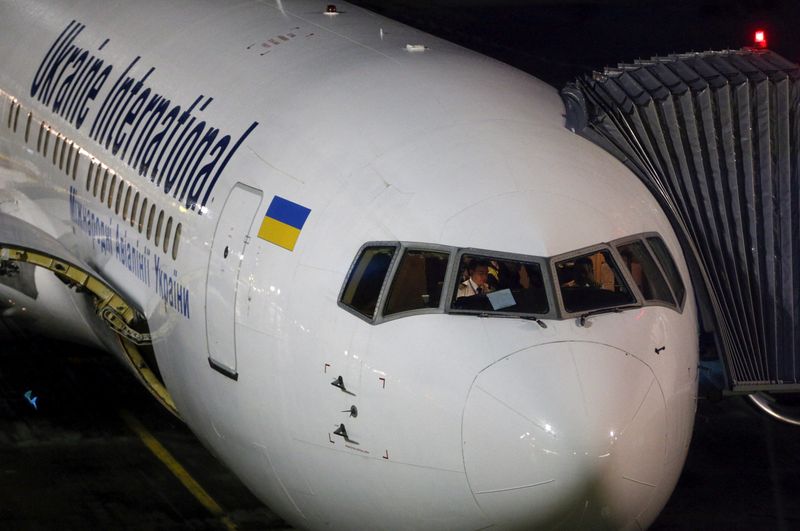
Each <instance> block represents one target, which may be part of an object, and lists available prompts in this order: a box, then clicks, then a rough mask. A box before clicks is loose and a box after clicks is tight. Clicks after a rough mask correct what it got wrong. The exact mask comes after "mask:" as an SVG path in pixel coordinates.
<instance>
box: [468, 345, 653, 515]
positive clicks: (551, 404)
mask: <svg viewBox="0 0 800 531" xmlns="http://www.w3.org/2000/svg"><path fill="white" fill-rule="evenodd" d="M463 443H464V464H465V467H466V472H467V477H468V479H469V483H470V487H471V488H472V492H473V494H474V495H475V499H476V500H477V502H478V505H479V506H480V507H481V509H482V510H483V511H484V513H485V514H486V515H487V517H489V519H490V520H491V521H492V522H494V523H495V524H496V525H498V526H500V527H502V528H509V529H530V528H533V527H535V528H537V529H548V528H564V529H577V528H592V529H598V528H599V529H606V528H607V529H621V528H623V529H624V528H632V529H638V528H639V527H640V526H641V527H646V526H647V525H649V524H650V523H651V522H652V520H653V519H654V518H655V516H656V515H657V514H658V511H659V510H660V509H661V504H663V503H665V502H666V499H663V500H661V498H665V496H662V495H660V494H658V490H659V488H658V487H659V482H660V481H661V477H662V475H663V469H664V464H665V456H666V408H665V403H664V398H663V395H662V393H661V389H660V387H659V385H658V382H657V380H656V379H655V377H654V375H653V373H652V371H651V370H650V368H649V367H648V366H647V365H645V364H644V363H642V362H641V361H639V360H638V359H636V358H635V357H633V356H631V355H629V354H626V353H625V352H623V351H621V350H618V349H615V348H612V347H608V346H605V345H599V344H596V343H581V342H563V343H552V344H547V345H541V346H537V347H533V348H530V349H526V350H524V351H521V352H517V353H515V354H513V355H511V356H509V357H507V358H504V359H502V360H500V361H498V362H497V363H495V364H494V365H492V366H490V367H489V368H487V369H486V370H484V371H483V372H481V373H480V374H479V375H478V378H477V379H476V380H475V383H474V384H473V386H472V389H471V390H470V394H469V397H468V399H467V405H466V409H465V410H464V422H463ZM654 499H658V500H661V501H660V503H655V504H653V503H651V502H652V501H653V500H654Z"/></svg>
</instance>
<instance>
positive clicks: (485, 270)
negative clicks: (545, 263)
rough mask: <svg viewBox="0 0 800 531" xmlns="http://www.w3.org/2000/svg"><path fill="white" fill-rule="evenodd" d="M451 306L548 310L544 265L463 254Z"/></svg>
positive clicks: (470, 308) (538, 312) (539, 312)
mask: <svg viewBox="0 0 800 531" xmlns="http://www.w3.org/2000/svg"><path fill="white" fill-rule="evenodd" d="M451 308H452V309H454V310H473V311H479V312H482V313H483V312H502V313H534V314H544V313H548V312H549V311H550V308H549V305H548V303H547V292H546V290H545V283H544V277H543V275H542V268H541V266H540V265H539V264H537V263H535V262H527V261H524V260H514V259H509V258H499V257H494V256H486V255H477V254H464V255H462V257H461V262H460V263H459V269H458V279H457V282H456V283H455V287H454V294H453V303H452V305H451Z"/></svg>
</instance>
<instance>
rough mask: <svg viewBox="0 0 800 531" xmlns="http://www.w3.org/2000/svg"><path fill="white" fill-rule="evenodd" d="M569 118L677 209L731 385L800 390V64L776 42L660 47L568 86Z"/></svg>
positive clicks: (671, 212)
mask: <svg viewBox="0 0 800 531" xmlns="http://www.w3.org/2000/svg"><path fill="white" fill-rule="evenodd" d="M562 98H563V100H564V103H565V106H566V126H567V128H569V129H571V130H573V131H574V132H576V133H578V134H580V135H581V136H583V137H585V138H587V139H589V140H591V141H592V142H594V143H596V144H598V145H599V146H601V147H603V148H604V149H606V150H607V151H609V152H610V153H612V154H613V155H614V156H616V157H617V158H619V159H620V160H621V161H622V162H623V163H625V164H626V165H627V166H628V167H629V168H630V169H631V170H632V171H633V172H634V173H635V174H636V175H637V176H639V178H640V179H641V180H642V182H643V183H644V184H645V185H646V186H647V187H648V188H649V189H650V191H651V192H652V193H653V195H654V196H655V198H656V199H657V200H658V202H659V203H660V205H661V206H662V207H663V209H664V211H665V212H666V213H667V216H668V217H669V218H670V221H671V222H672V224H673V226H674V228H675V230H676V232H677V233H678V236H679V238H680V239H681V243H682V245H683V249H684V254H685V255H686V256H687V258H688V259H689V262H690V269H691V270H692V276H693V281H694V283H695V285H696V286H698V285H699V287H700V288H701V289H700V290H699V291H700V297H699V300H700V305H701V310H704V312H705V313H706V315H710V316H711V318H712V320H713V327H714V329H715V335H716V342H717V348H718V350H719V351H720V352H721V358H722V360H723V362H724V364H725V367H726V372H727V378H728V382H727V385H728V390H729V391H734V392H745V393H750V392H755V391H773V392H787V391H800V182H799V181H798V168H799V167H800V149H799V148H800V66H798V65H797V64H794V63H791V62H789V61H787V60H786V59H784V58H782V57H780V56H779V55H777V54H775V53H773V52H771V51H769V50H752V49H747V48H745V49H742V50H738V51H731V50H728V51H719V52H703V53H691V54H684V55H671V56H668V57H655V58H652V59H650V60H645V61H637V62H635V63H633V64H623V65H619V66H618V67H616V68H606V69H605V71H603V72H602V73H600V72H595V73H594V74H593V75H592V76H585V77H583V78H580V79H578V80H577V81H576V82H575V83H572V84H569V85H568V86H567V87H566V88H564V89H563V90H562Z"/></svg>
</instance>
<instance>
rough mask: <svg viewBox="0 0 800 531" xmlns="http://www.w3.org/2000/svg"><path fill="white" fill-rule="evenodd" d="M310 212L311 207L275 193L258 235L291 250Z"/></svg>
mask: <svg viewBox="0 0 800 531" xmlns="http://www.w3.org/2000/svg"><path fill="white" fill-rule="evenodd" d="M310 213H311V209H309V208H306V207H304V206H302V205H298V204H297V203H292V202H291V201H289V200H288V199H284V198H282V197H278V196H277V195H276V196H275V197H273V198H272V203H270V205H269V208H268V209H267V213H266V215H265V216H264V221H262V222H261V228H259V229H258V237H259V238H261V239H262V240H266V241H268V242H270V243H274V244H275V245H278V246H280V247H283V248H284V249H289V250H290V251H293V250H294V245H295V244H296V243H297V238H299V237H300V231H301V230H302V229H303V225H305V223H306V219H308V215H309V214H310Z"/></svg>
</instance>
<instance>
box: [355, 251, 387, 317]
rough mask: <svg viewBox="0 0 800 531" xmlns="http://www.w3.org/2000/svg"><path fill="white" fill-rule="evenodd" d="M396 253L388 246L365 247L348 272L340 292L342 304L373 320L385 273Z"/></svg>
mask: <svg viewBox="0 0 800 531" xmlns="http://www.w3.org/2000/svg"><path fill="white" fill-rule="evenodd" d="M396 251H397V247H395V246H390V245H387V246H374V247H365V248H364V249H363V250H362V251H361V255H360V256H359V257H358V259H357V260H356V262H355V264H354V265H353V267H352V269H351V270H350V276H349V278H348V279H347V284H346V285H345V287H344V290H343V292H342V298H341V301H342V304H344V305H345V306H348V307H350V308H352V309H353V310H355V311H356V312H358V313H359V314H361V315H363V316H364V317H366V318H368V319H373V318H374V317H375V308H376V306H377V304H378V297H379V296H380V294H381V288H382V287H383V283H384V281H385V280H386V273H387V272H388V271H389V266H390V265H391V263H392V257H394V254H395V252H396Z"/></svg>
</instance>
